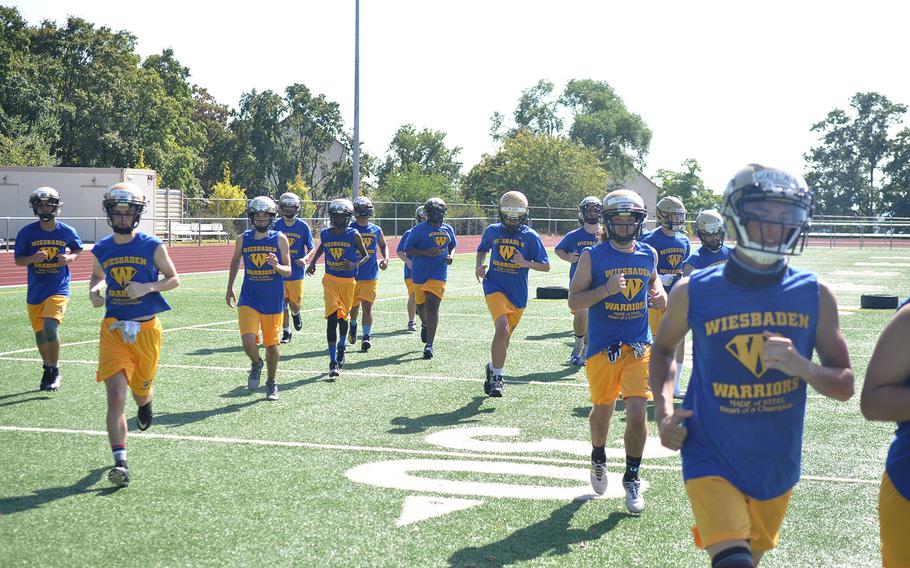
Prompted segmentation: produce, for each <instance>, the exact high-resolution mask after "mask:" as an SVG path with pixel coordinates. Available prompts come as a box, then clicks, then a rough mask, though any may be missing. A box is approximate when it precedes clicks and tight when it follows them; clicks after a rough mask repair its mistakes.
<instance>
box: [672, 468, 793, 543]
mask: <svg viewBox="0 0 910 568" xmlns="http://www.w3.org/2000/svg"><path fill="white" fill-rule="evenodd" d="M686 492H687V493H688V494H689V503H690V504H691V505H692V513H693V514H694V515H695V526H694V527H692V535H693V536H694V537H695V546H697V547H698V548H707V547H709V546H714V545H715V544H719V543H721V542H725V541H728V540H748V541H749V544H750V546H751V548H752V550H770V549H772V548H774V547H775V546H777V541H778V537H779V536H780V526H781V525H782V524H783V522H784V515H786V513H787V505H788V504H789V503H790V495H791V494H792V493H793V489H792V488H791V489H790V490H789V491H787V492H786V493H784V494H783V495H781V496H779V497H775V498H773V499H766V500H764V501H762V500H759V499H753V498H751V497H749V496H748V495H745V494H743V493H742V492H741V491H740V490H739V489H737V488H736V487H734V486H733V484H732V483H730V482H729V481H727V480H726V479H724V478H722V477H718V476H713V475H710V476H706V477H698V478H695V479H690V480H689V481H687V482H686Z"/></svg>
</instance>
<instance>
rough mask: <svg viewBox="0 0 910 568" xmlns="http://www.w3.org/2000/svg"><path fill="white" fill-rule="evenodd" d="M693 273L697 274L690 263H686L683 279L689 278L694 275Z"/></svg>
mask: <svg viewBox="0 0 910 568" xmlns="http://www.w3.org/2000/svg"><path fill="white" fill-rule="evenodd" d="M693 272H695V268H694V267H693V266H692V265H691V264H689V263H688V262H686V263H685V264H684V265H683V278H685V277H686V276H689V275H690V274H692V273H693Z"/></svg>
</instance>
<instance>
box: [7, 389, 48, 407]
mask: <svg viewBox="0 0 910 568" xmlns="http://www.w3.org/2000/svg"><path fill="white" fill-rule="evenodd" d="M39 392H41V391H40V390H38V389H35V390H30V391H23V392H18V393H16V394H9V395H6V396H0V400H3V399H5V398H12V397H14V396H22V395H26V394H35V393H39ZM50 399H51V397H49V396H48V395H46V394H42V395H38V396H33V397H31V398H20V399H19V400H10V401H7V402H0V408H3V407H4V406H13V405H16V404H22V403H23V402H33V401H36V400H50Z"/></svg>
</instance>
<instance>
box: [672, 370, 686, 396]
mask: <svg viewBox="0 0 910 568" xmlns="http://www.w3.org/2000/svg"><path fill="white" fill-rule="evenodd" d="M683 367H685V364H683V363H677V364H676V383H675V384H674V386H673V392H680V391H681V390H682V389H681V388H680V387H679V379H681V378H682V372H683Z"/></svg>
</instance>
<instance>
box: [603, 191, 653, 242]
mask: <svg viewBox="0 0 910 568" xmlns="http://www.w3.org/2000/svg"><path fill="white" fill-rule="evenodd" d="M647 215H648V210H647V209H646V208H645V202H644V200H643V199H642V198H641V196H640V195H638V194H637V193H635V192H634V191H632V190H631V189H617V190H615V191H611V192H610V193H608V194H607V196H606V197H604V201H603V212H602V216H603V222H604V227H606V229H607V238H609V239H610V240H611V241H616V242H617V243H619V244H622V245H625V244H629V243H630V242H632V241H634V240H635V239H637V238H638V237H639V236H641V228H642V226H643V225H644V223H645V217H646V216H647ZM619 218H631V219H632V221H633V222H632V223H631V224H629V223H620V224H614V221H615V220H616V219H619ZM619 225H622V226H628V225H631V230H627V231H625V232H624V233H623V234H620V233H619V231H617V227H618V226H619Z"/></svg>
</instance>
